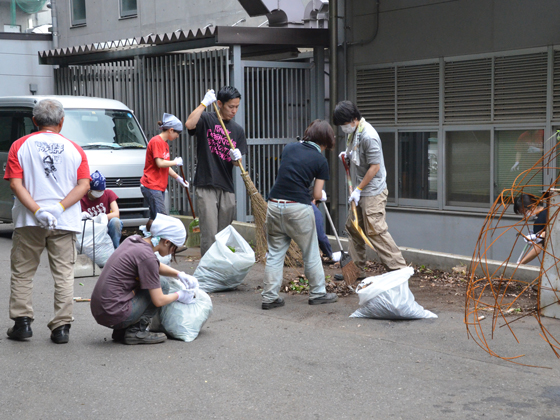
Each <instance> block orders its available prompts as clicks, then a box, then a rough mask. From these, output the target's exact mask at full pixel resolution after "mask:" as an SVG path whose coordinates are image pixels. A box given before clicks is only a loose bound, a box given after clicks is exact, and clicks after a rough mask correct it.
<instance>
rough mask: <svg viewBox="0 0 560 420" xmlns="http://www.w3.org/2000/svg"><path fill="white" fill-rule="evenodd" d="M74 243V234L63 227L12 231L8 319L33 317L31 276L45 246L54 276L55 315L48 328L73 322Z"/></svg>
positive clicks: (29, 228) (34, 227)
mask: <svg viewBox="0 0 560 420" xmlns="http://www.w3.org/2000/svg"><path fill="white" fill-rule="evenodd" d="M75 242H76V234H75V233H74V232H69V231H66V230H46V229H43V228H40V227H37V226H27V227H22V228H17V229H15V230H14V235H13V238H12V252H11V259H10V261H11V269H12V277H11V283H10V318H12V319H15V318H18V317H22V316H27V317H30V318H32V319H33V307H32V291H33V276H35V273H36V272H37V267H38V266H39V262H40V259H41V254H42V253H43V250H44V249H45V248H46V249H47V253H48V256H49V265H50V268H51V273H52V276H53V278H54V317H53V318H52V319H51V320H50V321H49V323H48V327H49V328H50V329H51V330H53V329H55V328H58V327H60V326H62V325H65V324H70V323H71V322H72V321H73V317H72V309H73V308H72V305H73V298H74V264H75V262H76V247H75Z"/></svg>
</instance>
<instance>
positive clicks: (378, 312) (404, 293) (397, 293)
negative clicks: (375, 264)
mask: <svg viewBox="0 0 560 420" xmlns="http://www.w3.org/2000/svg"><path fill="white" fill-rule="evenodd" d="M412 274H414V269H413V268H412V267H405V268H401V269H400V270H395V271H391V272H389V273H385V274H382V275H380V276H374V277H368V278H366V279H364V280H363V281H362V282H360V284H359V285H358V287H357V288H356V293H357V294H358V296H359V298H360V308H359V309H357V310H356V311H355V312H354V313H353V314H352V315H350V318H379V319H418V318H437V315H436V314H434V313H433V312H430V311H428V310H426V309H424V308H423V307H422V306H420V305H419V304H418V303H416V301H415V300H414V295H413V294H412V292H411V291H410V289H409V288H408V279H409V278H410V276H412Z"/></svg>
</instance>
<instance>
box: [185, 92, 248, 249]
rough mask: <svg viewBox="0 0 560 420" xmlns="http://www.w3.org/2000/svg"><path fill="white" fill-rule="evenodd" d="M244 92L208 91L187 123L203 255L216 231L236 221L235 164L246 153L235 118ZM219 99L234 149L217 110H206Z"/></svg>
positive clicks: (212, 240) (218, 104) (244, 140)
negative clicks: (192, 144) (193, 152)
mask: <svg viewBox="0 0 560 420" xmlns="http://www.w3.org/2000/svg"><path fill="white" fill-rule="evenodd" d="M240 101H241V94H240V93H239V91H238V90H237V89H236V88H234V87H233V86H225V87H223V88H221V89H220V91H219V92H218V95H217V96H216V95H215V93H214V90H209V91H208V92H207V93H206V95H205V96H204V99H202V102H201V104H200V105H199V106H198V107H197V108H196V109H195V110H194V111H193V112H192V113H191V115H189V118H188V119H187V122H186V123H185V126H186V127H187V129H188V130H189V134H190V135H191V136H192V135H196V159H197V166H196V173H195V175H194V186H195V187H196V206H197V214H198V215H199V222H200V253H201V255H204V254H205V253H206V251H208V249H209V248H210V247H211V246H212V244H213V243H214V241H215V235H216V233H218V232H220V231H221V230H222V229H224V228H226V227H227V226H228V225H230V224H231V222H233V218H234V216H235V193H234V189H233V167H234V166H239V160H240V159H241V156H242V155H244V154H247V141H246V139H245V132H244V131H243V128H241V126H240V125H239V124H237V123H236V122H235V121H233V118H234V117H235V114H236V113H237V110H238V109H239V102H240ZM214 102H216V104H217V106H218V108H219V111H220V115H221V117H222V119H223V121H224V125H225V126H226V130H228V134H229V137H230V139H231V141H232V143H233V147H234V149H232V148H231V147H230V144H229V141H228V139H227V135H226V133H224V129H223V128H222V125H221V124H220V120H219V119H218V116H217V115H216V113H214V112H204V111H205V110H206V108H207V107H211V106H212V104H213V103H214Z"/></svg>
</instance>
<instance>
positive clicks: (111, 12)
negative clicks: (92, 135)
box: [57, 0, 308, 47]
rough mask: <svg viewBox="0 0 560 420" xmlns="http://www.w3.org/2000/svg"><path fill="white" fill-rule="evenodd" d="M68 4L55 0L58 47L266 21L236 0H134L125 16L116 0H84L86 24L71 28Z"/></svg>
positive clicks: (258, 23) (249, 24) (248, 24)
mask: <svg viewBox="0 0 560 420" xmlns="http://www.w3.org/2000/svg"><path fill="white" fill-rule="evenodd" d="M294 1H303V3H304V4H307V3H308V0H294ZM69 6H70V2H69V1H58V2H57V9H58V25H59V33H60V44H59V45H60V47H69V46H74V45H83V44H90V43H93V42H99V41H111V40H117V39H126V38H130V37H139V36H144V35H148V34H150V33H154V34H160V33H166V32H173V31H175V30H177V29H183V30H195V29H198V28H202V27H204V26H206V25H208V24H210V23H211V24H213V25H214V26H218V25H232V24H234V23H235V22H237V21H238V20H240V19H246V22H243V23H241V24H240V25H239V26H258V25H260V24H261V23H263V22H265V21H266V16H260V17H255V18H250V17H249V16H248V15H247V12H246V11H245V9H243V7H241V5H240V3H239V2H238V1H237V0H204V1H202V0H138V16H137V17H135V18H128V19H119V2H118V1H117V0H88V1H87V4H86V20H87V24H86V26H82V27H75V28H71V19H70V10H69ZM302 17H303V16H302Z"/></svg>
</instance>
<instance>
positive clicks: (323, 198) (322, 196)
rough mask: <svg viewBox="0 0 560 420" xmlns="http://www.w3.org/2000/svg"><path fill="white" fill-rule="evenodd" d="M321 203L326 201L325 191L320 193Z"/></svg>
mask: <svg viewBox="0 0 560 420" xmlns="http://www.w3.org/2000/svg"><path fill="white" fill-rule="evenodd" d="M321 201H327V193H326V192H325V190H322V191H321Z"/></svg>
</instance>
